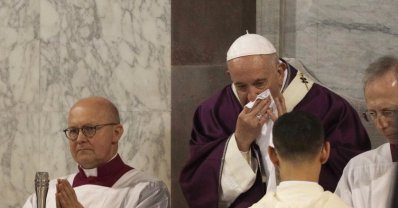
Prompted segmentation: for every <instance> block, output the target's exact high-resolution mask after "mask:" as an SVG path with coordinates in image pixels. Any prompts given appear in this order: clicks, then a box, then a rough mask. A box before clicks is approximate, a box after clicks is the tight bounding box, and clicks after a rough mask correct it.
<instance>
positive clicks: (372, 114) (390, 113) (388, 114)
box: [362, 109, 398, 121]
mask: <svg viewBox="0 0 398 208" xmlns="http://www.w3.org/2000/svg"><path fill="white" fill-rule="evenodd" d="M397 114H398V109H397V110H381V111H374V110H367V111H365V112H363V113H362V115H363V117H364V118H365V120H366V121H374V120H376V118H377V116H383V117H384V118H387V119H392V118H394V117H395V116H397Z"/></svg>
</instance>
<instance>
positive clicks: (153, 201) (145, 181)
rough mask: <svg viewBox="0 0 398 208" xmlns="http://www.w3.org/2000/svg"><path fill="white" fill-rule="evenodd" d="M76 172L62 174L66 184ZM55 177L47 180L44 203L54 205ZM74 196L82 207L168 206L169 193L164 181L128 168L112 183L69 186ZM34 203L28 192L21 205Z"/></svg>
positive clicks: (26, 205) (48, 206)
mask: <svg viewBox="0 0 398 208" xmlns="http://www.w3.org/2000/svg"><path fill="white" fill-rule="evenodd" d="M75 175H76V174H72V175H69V176H67V177H66V179H67V180H68V181H69V183H70V184H72V183H73V179H74V177H75ZM56 183H57V180H51V181H50V183H49V190H48V194H47V199H46V205H47V206H46V207H47V208H51V207H56V203H55V193H56V187H55V185H56ZM73 189H74V190H75V192H76V195H77V199H78V200H79V202H80V203H81V204H82V205H83V206H84V207H85V208H89V207H95V208H97V207H103V208H109V207H112V208H116V207H135V208H149V207H156V208H163V207H169V203H170V202H169V193H168V189H167V187H166V185H165V184H164V183H163V182H162V181H160V180H158V179H155V178H151V177H148V176H147V175H146V174H144V173H143V172H141V171H138V170H136V169H132V170H130V171H128V172H127V173H125V174H124V175H123V176H122V177H120V178H119V180H117V181H116V183H115V184H114V185H113V186H112V187H105V186H99V185H82V186H78V187H75V188H73ZM31 207H32V208H35V207H36V194H32V195H31V196H29V198H28V200H27V201H26V203H25V205H24V206H23V208H31Z"/></svg>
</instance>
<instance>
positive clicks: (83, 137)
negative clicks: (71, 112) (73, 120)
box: [76, 129, 87, 142]
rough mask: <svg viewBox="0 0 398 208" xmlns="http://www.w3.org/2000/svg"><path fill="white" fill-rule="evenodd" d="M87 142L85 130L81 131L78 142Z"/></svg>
mask: <svg viewBox="0 0 398 208" xmlns="http://www.w3.org/2000/svg"><path fill="white" fill-rule="evenodd" d="M86 140H87V136H86V135H84V133H83V129H80V130H79V133H78V134H77V138H76V142H83V141H86Z"/></svg>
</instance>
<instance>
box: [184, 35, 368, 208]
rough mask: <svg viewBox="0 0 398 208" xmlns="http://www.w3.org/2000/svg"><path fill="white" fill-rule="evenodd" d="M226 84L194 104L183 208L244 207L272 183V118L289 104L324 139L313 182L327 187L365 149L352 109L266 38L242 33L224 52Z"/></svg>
mask: <svg viewBox="0 0 398 208" xmlns="http://www.w3.org/2000/svg"><path fill="white" fill-rule="evenodd" d="M226 59H227V67H228V70H227V73H228V75H229V77H230V79H231V84H229V85H227V86H225V87H224V88H223V89H222V90H220V91H219V92H218V93H216V94H214V95H213V96H211V97H210V98H208V99H206V100H205V101H204V102H202V103H201V104H200V105H199V106H198V108H197V109H196V112H195V115H194V118H193V128H192V133H191V139H190V143H189V144H190V157H189V159H188V161H187V163H186V165H185V167H184V168H183V170H182V171H181V175H180V185H181V189H182V191H183V193H184V196H185V198H186V200H187V202H188V205H189V207H212V208H213V207H249V206H250V205H252V204H253V203H255V202H257V201H258V200H259V199H260V198H261V197H262V196H264V194H265V192H266V190H272V189H274V188H275V187H276V185H277V183H276V178H275V175H274V170H273V169H274V167H273V164H272V162H271V160H270V159H269V157H268V154H263V153H264V152H267V149H268V146H269V145H271V144H272V133H271V129H272V125H273V121H274V120H276V118H277V117H278V116H280V115H282V114H284V113H286V112H290V111H297V110H301V111H306V112H311V113H313V114H314V115H315V116H317V117H318V118H319V119H320V120H321V123H322V126H323V127H324V128H325V132H326V137H327V138H328V139H329V142H330V143H331V151H330V158H329V160H328V162H326V163H325V164H324V165H322V168H321V174H320V179H319V183H320V184H321V186H322V187H323V188H324V189H325V190H330V191H334V189H335V187H336V185H337V182H338V180H339V178H340V176H341V174H342V172H343V169H344V166H345V165H346V164H347V162H348V161H349V160H350V159H351V158H352V157H354V156H356V155H357V154H359V153H362V152H364V151H366V150H369V149H370V147H371V145H370V140H369V137H368V135H367V133H366V130H365V128H364V127H363V125H362V123H361V121H360V119H359V116H358V113H357V112H356V110H355V109H354V108H353V107H352V106H351V105H350V103H348V101H346V100H345V99H344V98H342V97H341V96H339V95H337V94H336V93H334V92H332V91H331V90H329V89H327V88H325V87H323V86H321V85H319V84H317V83H314V81H313V80H311V79H310V78H309V76H307V75H306V74H305V72H304V71H305V68H304V66H303V65H302V64H301V63H300V62H299V61H298V60H295V59H282V58H279V57H278V54H277V53H276V50H275V47H274V46H273V45H272V43H271V42H270V41H269V40H268V39H266V38H265V37H263V36H261V35H257V34H245V35H242V36H241V37H239V38H237V39H236V40H235V41H234V42H233V43H232V45H231V47H230V48H229V50H228V52H227V57H226Z"/></svg>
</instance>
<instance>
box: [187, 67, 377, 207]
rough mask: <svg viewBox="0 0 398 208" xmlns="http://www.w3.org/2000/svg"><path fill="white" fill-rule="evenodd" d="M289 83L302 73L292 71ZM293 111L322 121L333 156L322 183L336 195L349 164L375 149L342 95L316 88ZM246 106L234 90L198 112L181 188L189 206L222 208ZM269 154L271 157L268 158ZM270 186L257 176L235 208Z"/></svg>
mask: <svg viewBox="0 0 398 208" xmlns="http://www.w3.org/2000/svg"><path fill="white" fill-rule="evenodd" d="M287 70H288V73H290V75H289V76H290V78H289V80H287V83H290V82H291V81H292V79H293V78H294V76H295V75H296V74H297V70H296V69H294V68H293V67H292V66H289V67H288V69H287ZM293 110H294V111H297V110H299V111H305V112H310V113H312V114H314V115H316V116H317V117H318V118H320V120H321V122H322V124H323V127H324V128H325V136H326V139H327V140H328V141H329V142H330V144H331V152H330V157H329V160H328V162H327V163H325V164H324V165H323V166H322V169H321V174H320V181H319V183H320V184H321V185H322V187H323V188H324V189H326V190H330V191H332V192H333V191H334V189H335V188H336V185H337V182H338V180H339V179H340V176H341V174H342V172H343V169H344V167H345V165H346V164H347V162H348V161H349V160H350V159H351V158H352V157H354V156H356V155H357V154H359V153H362V152H364V151H367V150H370V148H371V145H370V140H369V137H368V135H367V133H366V130H365V128H364V127H363V125H362V123H361V121H360V119H359V117H358V114H357V112H356V111H355V109H353V108H352V106H351V105H350V104H349V103H348V102H347V101H346V100H344V99H343V98H342V97H340V96H339V95H337V94H335V93H333V92H331V91H330V90H328V89H327V88H324V87H322V86H320V85H318V84H314V85H313V87H312V88H311V89H310V90H309V92H308V93H307V95H306V96H305V97H304V98H303V99H302V100H301V101H300V102H299V103H298V104H297V105H296V107H295V108H294V109H293ZM241 111H242V106H241V104H240V103H239V101H238V99H237V98H236V96H235V95H234V93H233V91H232V87H231V85H228V86H226V87H224V88H223V89H222V90H221V91H220V92H218V93H217V94H215V95H213V96H211V97H210V98H209V99H207V100H205V101H204V102H203V103H201V104H200V105H199V107H198V108H197V109H196V112H195V115H194V119H193V129H192V133H191V140H190V158H189V159H188V161H187V163H186V165H185V167H184V168H183V170H182V171H181V175H180V185H181V188H182V190H183V193H184V195H185V198H186V200H187V202H188V205H189V207H192V208H196V207H206V208H213V207H218V202H219V196H220V189H221V187H220V181H221V180H220V177H221V171H222V170H221V168H222V163H223V159H224V154H225V152H224V151H225V150H224V149H225V146H226V142H227V140H228V138H229V137H230V136H231V135H232V134H233V133H234V132H235V125H236V121H237V118H238V115H239V113H240V112H241ZM263 154H267V153H263ZM264 187H265V184H264V183H262V182H261V179H260V178H259V177H258V175H257V179H256V182H255V183H254V185H253V186H252V187H251V188H250V189H249V190H248V191H247V192H246V193H242V194H241V195H240V196H239V197H238V198H237V199H236V200H235V201H234V202H233V204H232V205H231V207H248V206H250V205H252V204H253V203H255V202H257V201H258V200H259V199H260V198H261V197H262V196H263V195H264V194H265V188H264Z"/></svg>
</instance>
